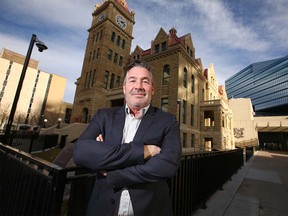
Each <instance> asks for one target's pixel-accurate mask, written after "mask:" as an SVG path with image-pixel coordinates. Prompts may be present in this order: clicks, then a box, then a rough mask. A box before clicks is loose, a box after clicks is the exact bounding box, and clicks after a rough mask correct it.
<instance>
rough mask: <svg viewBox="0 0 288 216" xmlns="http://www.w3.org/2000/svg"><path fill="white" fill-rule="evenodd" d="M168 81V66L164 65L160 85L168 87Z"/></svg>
mask: <svg viewBox="0 0 288 216" xmlns="http://www.w3.org/2000/svg"><path fill="white" fill-rule="evenodd" d="M169 80H170V65H165V66H164V68H163V77H162V85H168V84H169Z"/></svg>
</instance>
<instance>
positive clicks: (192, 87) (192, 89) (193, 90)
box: [191, 74, 195, 93]
mask: <svg viewBox="0 0 288 216" xmlns="http://www.w3.org/2000/svg"><path fill="white" fill-rule="evenodd" d="M191 92H192V93H195V76H194V75H193V74H192V76H191Z"/></svg>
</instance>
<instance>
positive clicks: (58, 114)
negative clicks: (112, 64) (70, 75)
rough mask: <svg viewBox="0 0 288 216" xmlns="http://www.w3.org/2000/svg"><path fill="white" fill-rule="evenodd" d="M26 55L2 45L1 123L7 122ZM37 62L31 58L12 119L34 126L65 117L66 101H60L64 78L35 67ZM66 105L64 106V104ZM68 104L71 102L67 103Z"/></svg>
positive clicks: (54, 122) (2, 125) (0, 69)
mask: <svg viewBox="0 0 288 216" xmlns="http://www.w3.org/2000/svg"><path fill="white" fill-rule="evenodd" d="M24 60H25V56H23V55H20V54H18V53H15V52H13V51H10V50H7V49H2V52H1V55H0V125H1V128H3V127H4V125H5V124H6V123H7V121H8V118H9V114H10V110H11V107H12V104H13V100H14V96H15V93H16V89H17V86H18V82H19V79H20V75H21V72H22V69H23V63H24ZM38 65H39V62H38V61H36V60H34V59H30V61H29V65H28V68H27V71H26V75H25V79H24V82H23V86H22V90H21V94H20V96H19V100H18V104H17V109H16V113H15V116H14V121H13V123H15V124H16V125H17V124H24V123H25V124H29V125H31V126H35V125H38V124H43V121H44V119H47V121H48V122H47V124H48V125H53V124H56V123H57V119H58V118H62V119H63V120H64V119H65V112H66V107H69V106H67V104H65V103H63V97H64V91H65V87H66V78H64V77H61V76H58V75H55V74H49V73H46V72H44V71H41V70H39V69H38ZM64 107H65V108H64ZM70 107H71V106H70ZM70 109H71V108H70Z"/></svg>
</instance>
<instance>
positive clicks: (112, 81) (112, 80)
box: [110, 73, 115, 89]
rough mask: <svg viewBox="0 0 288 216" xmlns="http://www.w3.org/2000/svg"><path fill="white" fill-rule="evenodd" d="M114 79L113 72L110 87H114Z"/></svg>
mask: <svg viewBox="0 0 288 216" xmlns="http://www.w3.org/2000/svg"><path fill="white" fill-rule="evenodd" d="M114 80H115V74H114V73H112V74H111V80H110V89H112V88H114Z"/></svg>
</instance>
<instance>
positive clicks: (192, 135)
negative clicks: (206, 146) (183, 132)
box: [191, 134, 195, 147]
mask: <svg viewBox="0 0 288 216" xmlns="http://www.w3.org/2000/svg"><path fill="white" fill-rule="evenodd" d="M191 147H195V135H194V134H191Z"/></svg>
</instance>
